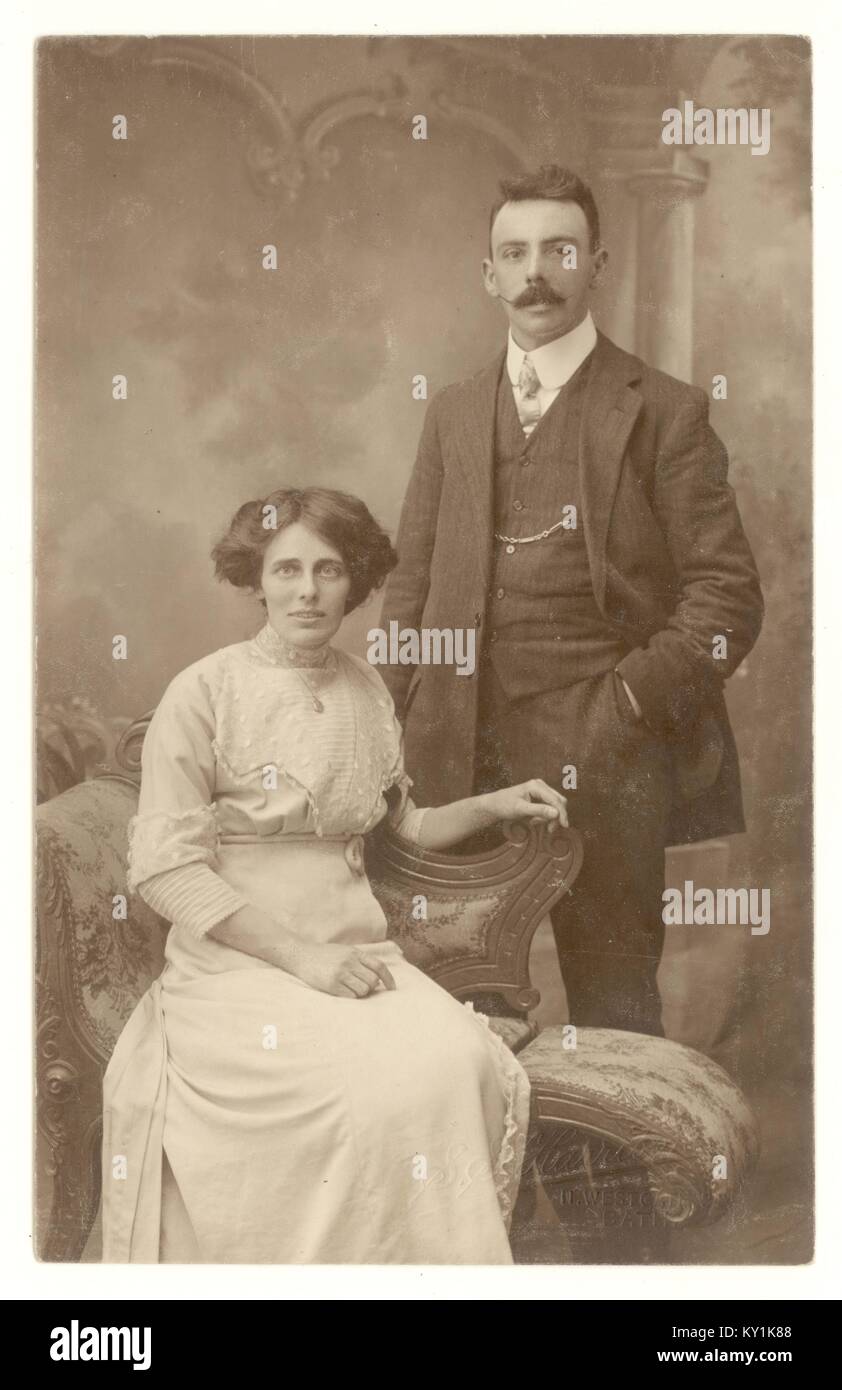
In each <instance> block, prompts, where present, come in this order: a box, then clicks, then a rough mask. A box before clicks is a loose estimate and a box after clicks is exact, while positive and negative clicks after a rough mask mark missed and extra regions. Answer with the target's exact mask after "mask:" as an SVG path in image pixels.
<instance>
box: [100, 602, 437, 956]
mask: <svg viewBox="0 0 842 1390" xmlns="http://www.w3.org/2000/svg"><path fill="white" fill-rule="evenodd" d="M292 655H293V654H292V653H290V650H289V648H287V647H285V646H284V644H283V643H282V642H281V641H280V639H279V638H278V636H277V634H276V633H275V631H274V629H273V628H272V627H271V626H270V625H269V624H268V623H267V624H266V626H265V627H264V628H263V629H262V631H261V632H259V633H258V634H257V636H256V637H254V638H252V639H251V640H250V641H247V642H238V643H234V644H233V645H232V646H228V647H222V648H221V649H220V650H219V651H216V652H213V653H212V654H211V655H210V656H206V657H203V658H202V659H201V660H200V661H197V662H195V663H194V664H193V665H192V666H189V667H187V669H186V670H184V671H182V672H180V674H179V675H177V676H176V677H175V679H174V680H173V681H172V682H171V683H170V685H169V686H168V688H167V690H166V691H165V693H164V695H163V698H162V699H161V702H160V704H159V705H158V707H157V709H156V711H155V714H154V715H153V717H152V721H151V723H150V725H149V729H148V731H147V734H146V738H145V740H144V744H143V752H142V780H141V790H140V800H139V803H138V810H137V814H136V816H134V817H133V819H132V821H131V823H130V827H129V844H130V848H129V875H128V882H129V887H130V889H132V890H133V891H134V890H136V891H138V892H140V894H141V896H142V897H143V898H144V899H145V900H146V901H147V902H148V903H149V904H150V906H151V907H152V908H153V909H154V910H155V911H157V912H159V913H160V914H161V915H162V916H164V917H166V918H167V919H168V920H170V921H177V922H178V924H179V925H180V926H185V927H186V928H187V929H188V930H189V931H191V932H192V933H193V934H194V935H196V936H203V935H204V934H205V933H206V932H207V931H208V930H209V929H210V928H211V927H212V926H214V925H216V923H218V922H220V921H222V920H224V918H225V917H228V916H230V915H231V914H232V913H233V912H236V911H237V910H238V908H240V907H242V906H244V905H245V904H246V902H247V901H248V900H247V899H246V898H245V897H244V896H243V895H242V894H241V893H240V892H239V891H238V890H236V889H234V888H233V887H231V886H230V885H229V884H228V883H226V882H225V880H224V878H222V877H221V876H220V874H219V872H218V855H219V850H220V846H221V845H223V844H229V843H230V844H233V843H238V842H248V843H252V844H254V843H257V844H260V843H264V842H265V843H267V844H268V843H272V842H274V841H277V840H282V839H284V838H285V837H288V836H291V835H294V836H296V837H302V836H305V837H306V836H309V835H312V836H314V837H317V838H318V837H329V838H340V839H345V840H348V841H351V840H353V839H354V838H355V837H358V836H360V835H364V834H365V833H366V832H367V831H368V830H371V829H372V828H373V827H374V826H375V825H377V824H378V822H379V821H380V820H382V819H383V817H384V816H386V815H387V814H388V815H390V816H391V819H392V821H393V823H394V825H395V828H396V829H397V830H398V831H399V833H400V834H401V835H403V836H404V837H406V838H408V839H417V838H418V833H419V829H420V824H421V820H422V818H423V815H424V811H423V809H419V808H416V807H415V806H414V805H413V803H412V801H411V799H410V797H409V789H410V786H411V782H410V779H409V778H408V777H407V775H406V773H405V771H404V764H403V738H402V733H401V728H400V725H399V723H398V721H397V719H396V717H395V710H394V704H393V702H392V698H391V696H390V694H389V692H388V690H387V688H386V686H385V684H384V683H383V680H382V678H381V677H380V675H379V673H378V672H377V671H376V670H375V668H374V667H373V666H371V665H369V663H368V662H367V661H365V660H363V659H362V658H361V657H357V656H351V655H349V654H348V653H346V652H343V651H341V650H339V649H338V648H335V647H328V648H327V650H326V652H325V654H324V660H323V663H322V664H318V665H310V664H305V665H301V664H298V663H297V662H296V664H294V665H293V664H291V656H292ZM307 659H308V658H307V657H306V656H305V657H304V660H305V661H307ZM393 788H394V789H395V790H394V791H393V792H392V794H391V795H390V797H389V800H388V801H387V799H386V794H387V792H390V789H393Z"/></svg>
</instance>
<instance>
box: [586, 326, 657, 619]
mask: <svg viewBox="0 0 842 1390" xmlns="http://www.w3.org/2000/svg"><path fill="white" fill-rule="evenodd" d="M640 365H641V364H640V363H639V362H638V361H637V359H636V358H634V357H632V356H631V355H630V354H629V353H627V352H623V350H622V349H621V348H618V347H616V346H615V345H614V343H612V342H611V340H610V339H609V338H606V337H605V336H604V335H603V334H602V333H599V334H598V337H597V345H596V347H595V349H594V360H593V362H592V363H591V370H590V375H589V378H588V384H587V387H586V390H585V399H584V403H583V408H582V423H581V427H580V434H579V489H580V498H581V506H582V525H583V527H584V532H585V542H586V544H587V548H588V559H589V561H590V567H591V579H592V582H593V589H594V596H595V598H596V601H597V603H598V604H599V606H600V608H602V609H603V611H604V603H605V584H606V556H605V547H606V542H607V538H608V524H609V522H610V520H611V511H612V508H613V506H614V498H615V496H616V492H617V485H618V483H619V481H620V470H621V468H622V464H623V455H624V453H625V450H626V445H627V444H628V441H629V436H630V435H631V432H632V430H633V428H634V424H635V421H636V420H637V417H638V415H639V413H640V410H641V407H642V405H643V397H642V395H641V394H640V392H639V391H636V390H635V389H634V386H633V385H632V383H633V382H636V381H639V380H640V375H641V372H640Z"/></svg>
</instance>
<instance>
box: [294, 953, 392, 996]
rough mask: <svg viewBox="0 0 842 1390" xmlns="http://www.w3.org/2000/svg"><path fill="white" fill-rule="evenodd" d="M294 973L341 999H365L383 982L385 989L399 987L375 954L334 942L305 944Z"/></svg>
mask: <svg viewBox="0 0 842 1390" xmlns="http://www.w3.org/2000/svg"><path fill="white" fill-rule="evenodd" d="M294 974H296V975H297V976H298V978H299V980H303V981H304V983H305V984H308V985H311V986H312V987H313V989H318V990H321V991H322V993H324V994H335V995H338V996H339V997H340V998H342V999H365V998H367V997H368V995H370V994H374V993H375V991H376V990H377V988H378V986H379V985H381V984H382V986H383V988H384V989H396V988H397V986H396V984H395V981H394V977H393V975H392V972H391V971H390V970H389V969H388V967H387V966H386V965H384V963H383V961H382V960H380V959H379V958H378V957H377V956H376V955H374V954H373V953H371V952H367V951H361V950H360V949H359V947H357V946H346V945H342V944H339V945H337V944H335V943H333V942H325V943H322V944H320V945H313V946H311V945H306V946H302V947H301V949H300V952H299V953H298V959H297V961H296V965H295V970H294Z"/></svg>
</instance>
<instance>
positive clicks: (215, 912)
mask: <svg viewBox="0 0 842 1390" xmlns="http://www.w3.org/2000/svg"><path fill="white" fill-rule="evenodd" d="M137 891H138V892H139V893H140V896H141V897H142V898H143V900H144V902H146V903H148V904H149V906H150V907H151V908H152V910H153V912H157V913H158V915H159V916H160V917H163V918H165V919H166V921H168V922H172V924H173V925H174V926H177V927H184V928H186V930H187V931H189V932H190V934H191V936H195V937H198V938H200V939H201V938H202V937H203V936H206V935H207V933H208V932H209V931H210V929H211V927H215V926H216V925H217V923H218V922H223V921H224V920H225V918H226V917H230V916H231V915H232V913H234V912H237V911H239V909H240V908H241V907H247V906H248V899H247V898H244V897H243V895H242V893H238V892H237V891H236V889H234V888H231V887H230V886H229V884H227V883H226V882H225V880H224V878H220V876H219V874H216V873H214V871H213V869H211V868H209V867H208V865H207V864H183V865H181V867H179V868H177V869H167V870H166V871H165V872H164V873H162V874H153V876H152V877H151V878H147V879H144V881H143V883H140V884H138V889H137Z"/></svg>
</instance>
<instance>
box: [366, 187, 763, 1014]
mask: <svg viewBox="0 0 842 1390" xmlns="http://www.w3.org/2000/svg"><path fill="white" fill-rule="evenodd" d="M606 259H607V253H606V251H605V249H604V248H603V247H602V246H601V244H600V232H599V217H598V212H597V208H596V205H595V203H594V199H593V196H592V194H591V192H590V190H589V188H588V187H587V186H586V185H585V184H584V183H583V182H582V181H581V179H579V178H578V177H577V176H576V175H575V174H573V173H571V172H570V171H568V170H565V169H562V168H560V167H558V166H556V165H550V166H544V167H543V168H542V169H540V170H539V171H538V172H537V173H535V174H526V175H523V176H521V177H519V178H516V179H514V180H512V181H509V182H505V183H503V184H501V197H500V199H499V201H498V202H497V203H496V204H495V206H494V208H493V210H492V214H491V223H490V245H489V255H488V259H486V260H485V261H484V262H483V276H484V280H485V288H486V290H487V291H488V293H489V294H490V295H491V296H492V298H494V299H497V300H499V301H500V303H501V304H502V306H503V308H504V310H505V313H506V317H507V319H508V321H509V335H508V342H507V344H506V347H505V349H504V350H503V351H502V352H501V353H499V354H498V355H497V357H496V358H495V360H494V361H493V362H492V363H491V364H490V365H489V366H487V367H486V368H485V369H484V370H482V371H481V372H479V373H478V374H477V375H476V376H474V377H472V378H470V379H469V380H467V381H462V382H459V383H457V384H455V385H451V386H448V387H445V388H444V390H442V391H440V392H439V393H438V394H437V395H436V396H435V397H434V399H433V400H432V401H431V403H430V405H429V408H428V411H427V416H426V420H425V424H424V429H423V433H422V437H421V442H420V446H419V450H418V457H417V460H416V464H415V469H414V472H413V475H412V479H411V481H410V484H409V488H408V491H407V495H406V500H405V503H404V508H403V513H402V518H401V524H400V531H399V535H398V541H397V548H398V553H399V556H400V563H399V566H398V568H397V570H396V571H395V572H394V573H393V575H392V577H391V579H390V582H389V584H388V587H387V590H386V595H385V601H384V611H383V621H384V622H385V623H388V622H390V621H397V622H398V623H399V624H400V627H401V628H410V629H416V630H417V629H421V628H459V627H463V628H464V627H471V626H473V627H476V628H477V629H478V630H479V636H480V637H481V638H482V639H483V645H482V657H481V660H480V663H479V667H478V670H477V673H476V675H475V676H472V677H470V676H467V675H460V674H458V673H457V670H456V668H455V667H453V666H442V665H428V666H418V667H416V668H415V670H414V671H411V670H410V669H409V668H407V667H404V666H394V667H390V668H384V672H383V674H384V677H385V679H386V680H387V682H388V683H389V686H390V689H391V691H392V694H393V696H394V699H395V704H396V707H397V710H398V714H399V716H400V717H401V718H402V719H403V720H404V726H405V733H406V755H407V764H408V769H409V772H410V775H411V776H412V777H413V778H414V780H415V788H416V793H415V795H416V800H417V801H418V802H419V804H437V803H439V802H444V801H449V800H453V799H454V798H456V797H460V796H466V795H469V794H470V793H471V792H472V791H481V790H485V789H491V788H492V787H496V786H501V785H503V784H505V783H507V782H514V781H522V780H524V779H526V778H528V777H541V778H543V779H544V780H545V781H547V782H549V783H550V784H551V785H553V786H555V787H558V788H559V789H560V790H561V791H563V792H564V794H565V795H566V797H567V801H568V813H569V818H570V823H571V825H574V826H576V827H578V828H579V829H580V830H581V831H582V833H583V836H584V841H585V860H584V866H583V868H582V871H581V874H580V877H579V880H578V882H577V884H576V885H575V887H574V889H573V891H572V892H571V894H570V895H568V897H567V898H565V899H564V900H563V901H562V902H561V903H560V904H559V906H558V908H557V909H556V911H555V912H554V913H553V918H552V921H553V931H554V935H555V940H556V946H557V949H558V955H559V962H560V965H561V971H562V976H563V979H564V983H565V988H566V992H567V998H568V1005H569V1010H570V1017H571V1020H572V1021H573V1022H574V1023H577V1024H580V1025H592V1026H602V1027H613V1028H622V1029H629V1030H631V1031H634V1032H646V1033H652V1034H656V1035H662V1034H663V1027H662V1022H661V1004H660V998H659V995H658V989H657V984H656V972H657V969H658V963H659V961H660V957H661V952H662V948H663V940H664V927H663V923H662V918H661V911H662V894H663V888H664V850H665V847H666V846H667V845H669V844H679V843H686V842H689V841H694V840H701V839H707V838H709V837H710V836H714V835H725V834H730V833H734V832H737V831H741V830H744V829H745V824H744V820H743V808H742V796H741V788H740V778H739V765H738V759H737V752H736V747H735V744H734V738H733V735H732V732H731V728H730V724H729V721H728V715H727V711H726V707H725V701H724V695H723V684H724V681H725V679H726V678H727V677H728V676H730V675H732V674H733V672H734V671H735V670H736V669H737V667H738V666H739V664H740V662H741V661H742V660H743V658H744V657H745V656H746V654H747V652H748V651H750V649H751V647H752V646H753V644H754V642H755V640H756V638H757V635H758V633H759V631H760V626H761V622H762V617H763V600H762V596H761V591H760V585H759V580H758V576H757V570H756V568H755V563H754V559H753V556H752V553H751V549H750V547H749V544H748V541H747V540H746V537H745V534H744V532H743V528H742V524H741V522H740V517H739V513H738V510H737V505H736V502H735V499H734V494H733V491H732V489H731V487H730V486H729V484H728V480H727V472H728V458H727V454H726V452H725V449H724V447H723V445H722V443H721V441H720V440H719V439H718V437H717V436H716V434H715V433H714V431H713V430H712V429H711V427H710V425H709V423H708V401H707V397H706V395H705V393H704V392H703V391H701V390H700V389H698V388H697V387H694V386H688V385H686V384H685V383H684V382H681V381H677V380H675V379H674V378H673V377H670V376H667V375H666V374H665V373H663V372H659V371H655V370H653V369H652V368H650V367H648V366H647V365H646V364H645V363H644V362H642V361H641V360H640V359H639V358H637V357H633V356H631V355H630V354H629V353H627V352H624V351H622V350H621V349H620V348H618V347H616V346H615V345H614V343H612V342H611V341H610V340H609V339H608V338H606V337H605V336H604V335H603V334H602V333H600V332H599V331H598V330H597V329H596V328H595V327H594V324H593V320H592V318H591V315H590V312H589V309H588V300H589V296H590V293H591V291H592V290H593V289H594V287H595V286H596V285H597V283H598V282H599V279H600V276H601V274H602V271H603V268H604V266H605V262H606Z"/></svg>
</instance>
